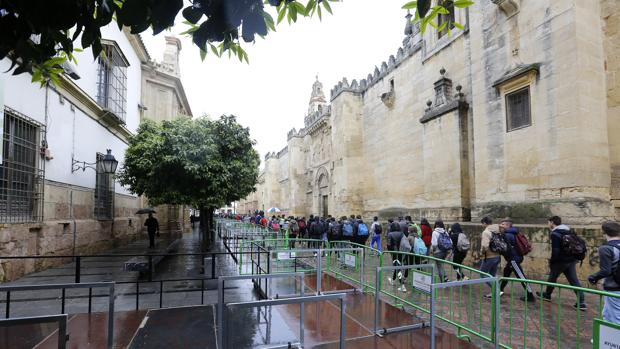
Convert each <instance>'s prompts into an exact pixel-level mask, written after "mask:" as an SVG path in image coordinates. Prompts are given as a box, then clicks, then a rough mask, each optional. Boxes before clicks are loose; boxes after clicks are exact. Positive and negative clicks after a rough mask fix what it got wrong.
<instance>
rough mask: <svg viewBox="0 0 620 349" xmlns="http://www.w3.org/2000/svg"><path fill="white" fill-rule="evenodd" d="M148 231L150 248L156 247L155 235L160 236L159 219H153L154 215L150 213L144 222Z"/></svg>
mask: <svg viewBox="0 0 620 349" xmlns="http://www.w3.org/2000/svg"><path fill="white" fill-rule="evenodd" d="M144 225H145V226H146V231H147V233H149V248H154V247H155V233H157V236H159V222H158V221H157V218H155V217H153V214H152V213H149V218H147V219H146V221H145V222H144Z"/></svg>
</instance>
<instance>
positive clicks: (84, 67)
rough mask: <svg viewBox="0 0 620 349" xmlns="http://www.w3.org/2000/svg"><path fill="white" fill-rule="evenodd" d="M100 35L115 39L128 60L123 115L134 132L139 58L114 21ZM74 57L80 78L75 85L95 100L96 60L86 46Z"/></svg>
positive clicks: (140, 86)
mask: <svg viewBox="0 0 620 349" xmlns="http://www.w3.org/2000/svg"><path fill="white" fill-rule="evenodd" d="M101 37H102V38H103V39H107V40H112V41H116V43H117V44H118V46H119V47H120V49H121V51H123V54H124V55H125V57H126V58H127V60H128V61H129V67H127V113H126V115H125V122H126V123H127V125H126V126H127V128H128V129H129V130H130V131H132V132H135V131H136V130H137V129H138V125H139V124H140V112H139V110H138V104H139V103H140V100H141V98H140V96H141V88H142V83H141V78H142V75H141V74H142V68H141V62H140V59H139V58H138V55H137V54H136V52H135V51H134V49H133V48H132V46H131V44H130V43H129V40H128V39H127V36H125V34H124V33H123V32H121V31H120V30H118V27H117V26H116V24H115V23H112V25H108V26H107V27H104V28H101ZM78 40H79V39H78ZM75 58H76V60H77V63H78V66H77V70H78V74H80V79H79V80H77V81H76V83H77V85H78V86H79V87H80V88H81V89H82V90H83V91H85V92H86V93H87V94H88V95H89V96H91V97H92V98H93V99H94V100H97V61H95V60H93V53H92V50H91V49H90V48H88V49H86V50H84V51H83V52H78V53H76V54H75Z"/></svg>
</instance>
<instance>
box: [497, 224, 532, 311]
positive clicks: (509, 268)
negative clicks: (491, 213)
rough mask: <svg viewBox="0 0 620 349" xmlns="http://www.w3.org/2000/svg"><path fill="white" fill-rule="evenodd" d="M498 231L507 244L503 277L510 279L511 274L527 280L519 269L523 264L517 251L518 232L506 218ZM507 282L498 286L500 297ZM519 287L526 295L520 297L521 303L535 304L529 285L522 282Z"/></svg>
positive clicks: (521, 257) (521, 269)
mask: <svg viewBox="0 0 620 349" xmlns="http://www.w3.org/2000/svg"><path fill="white" fill-rule="evenodd" d="M499 228H500V231H501V232H503V233H504V237H505V238H506V242H508V253H506V254H505V255H504V259H505V260H506V266H505V267H504V277H505V278H507V277H510V276H511V275H512V273H514V274H515V275H516V276H517V278H519V279H522V280H527V277H526V276H525V273H524V272H523V268H521V263H523V256H522V255H521V254H520V253H519V251H518V250H517V234H519V230H518V229H517V228H515V227H513V226H512V220H510V219H509V218H506V219H504V220H502V221H501V223H500V224H499ZM507 284H508V281H502V282H501V285H500V288H499V289H500V292H499V294H500V296H501V295H503V294H504V288H506V285H507ZM521 285H522V286H523V289H524V290H525V292H526V295H525V296H523V297H521V300H522V301H525V302H535V301H536V298H535V297H534V293H533V292H532V288H531V287H530V285H529V284H527V283H525V282H522V283H521Z"/></svg>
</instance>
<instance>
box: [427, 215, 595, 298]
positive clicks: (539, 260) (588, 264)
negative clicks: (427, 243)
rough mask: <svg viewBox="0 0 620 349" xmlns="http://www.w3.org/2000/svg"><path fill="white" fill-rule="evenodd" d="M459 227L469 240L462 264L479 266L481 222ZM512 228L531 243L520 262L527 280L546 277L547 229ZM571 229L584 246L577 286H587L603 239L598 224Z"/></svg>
mask: <svg viewBox="0 0 620 349" xmlns="http://www.w3.org/2000/svg"><path fill="white" fill-rule="evenodd" d="M431 224H432V222H431ZM461 226H462V227H463V230H464V231H465V233H466V234H467V236H468V237H469V238H470V242H471V249H470V251H469V252H468V254H467V258H465V261H464V262H463V264H465V265H471V266H476V267H479V266H480V262H481V260H482V258H483V256H481V254H480V240H481V234H482V231H483V230H484V228H483V227H482V225H481V224H474V223H461ZM516 227H517V228H518V229H519V231H520V232H522V233H523V234H525V235H526V236H527V238H528V240H529V241H530V243H531V244H532V252H530V253H529V254H528V255H527V256H525V258H524V260H523V263H522V266H523V271H524V272H525V275H526V276H527V277H528V279H534V280H547V277H548V276H549V258H550V257H551V244H550V243H549V233H550V230H549V228H548V227H546V226H542V225H516ZM571 228H572V229H574V231H575V233H577V234H578V235H579V236H581V237H582V238H583V239H584V240H585V241H586V245H587V247H588V252H587V255H586V258H585V260H584V261H583V263H579V264H577V275H578V277H579V280H581V285H582V286H583V287H589V284H588V282H587V280H588V275H590V274H592V273H594V272H596V271H598V270H599V269H598V266H599V264H598V263H599V260H598V247H599V246H600V245H602V244H603V243H604V242H605V240H604V238H603V235H602V231H601V229H600V226H589V227H571ZM504 265H506V261H505V260H504V259H502V267H503V266H504ZM501 273H502V270H501V269H500V270H499V271H498V274H500V275H501ZM558 282H563V283H566V280H565V279H564V277H560V278H559V281H558Z"/></svg>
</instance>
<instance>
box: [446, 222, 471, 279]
mask: <svg viewBox="0 0 620 349" xmlns="http://www.w3.org/2000/svg"><path fill="white" fill-rule="evenodd" d="M462 233H463V228H461V225H460V224H458V223H454V224H452V226H450V239H452V262H454V263H456V264H459V265H462V264H463V261H464V260H465V257H467V251H459V249H458V248H457V247H458V243H459V234H462ZM459 265H452V268H453V269H454V272H455V273H456V280H458V281H460V280H461V279H463V280H468V279H469V277H467V276H465V275H464V274H463V271H462V270H461V267H460V266H459Z"/></svg>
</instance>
